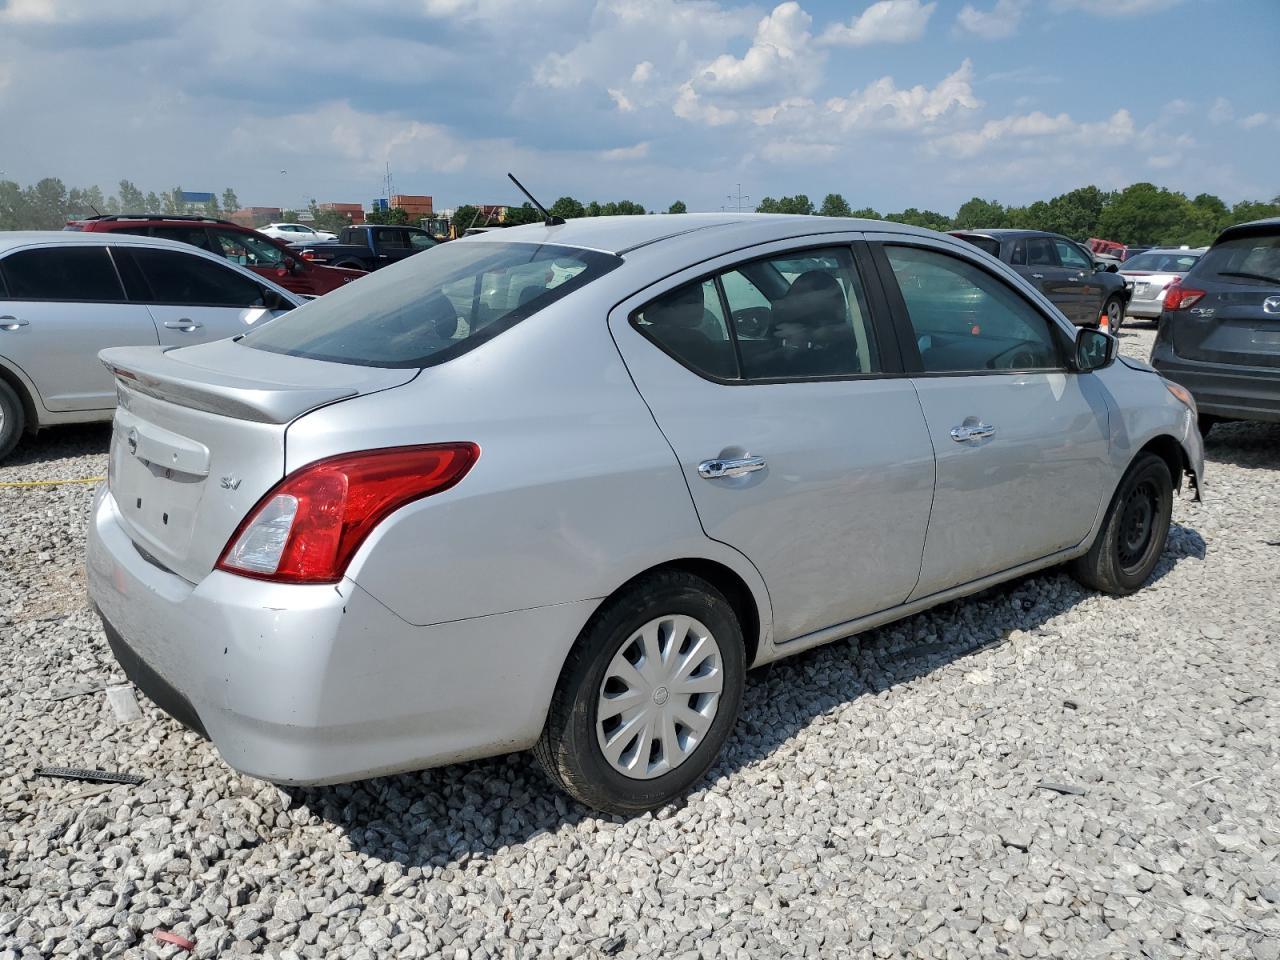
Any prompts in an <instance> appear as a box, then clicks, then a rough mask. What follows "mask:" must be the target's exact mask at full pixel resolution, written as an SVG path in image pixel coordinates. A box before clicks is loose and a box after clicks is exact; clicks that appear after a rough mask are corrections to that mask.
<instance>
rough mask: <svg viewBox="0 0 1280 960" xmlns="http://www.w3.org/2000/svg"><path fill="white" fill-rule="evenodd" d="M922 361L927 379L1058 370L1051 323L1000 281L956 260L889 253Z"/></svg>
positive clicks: (905, 250)
mask: <svg viewBox="0 0 1280 960" xmlns="http://www.w3.org/2000/svg"><path fill="white" fill-rule="evenodd" d="M884 250H885V254H886V255H887V256H888V258H889V264H890V266H891V267H892V268H893V274H894V276H895V278H896V279H897V281H898V289H899V290H900V291H901V293H902V299H903V301H904V302H905V304H906V308H907V316H908V319H909V320H910V322H911V328H912V331H913V332H914V333H915V336H916V346H917V347H918V348H919V351H920V361H921V364H922V365H923V367H924V369H925V371H926V372H929V373H981V372H986V371H990V370H1042V369H1055V368H1058V367H1059V366H1060V365H1061V363H1060V357H1059V354H1058V349H1057V347H1056V346H1055V342H1054V339H1053V333H1052V331H1051V330H1050V328H1049V321H1048V320H1046V319H1045V317H1044V316H1042V315H1041V314H1040V313H1039V311H1037V310H1036V309H1035V308H1034V307H1032V306H1031V305H1030V304H1029V303H1027V302H1026V301H1025V300H1023V299H1022V298H1021V297H1019V296H1018V295H1017V294H1016V293H1014V292H1013V291H1012V290H1011V289H1010V288H1009V287H1008V286H1006V285H1005V284H1004V283H1002V282H1001V281H999V280H997V279H996V278H995V277H993V276H991V275H990V274H988V273H987V272H986V271H984V270H982V269H980V268H979V267H978V266H976V265H975V264H972V263H969V262H967V261H965V260H962V259H960V258H959V257H952V256H949V255H947V254H944V253H939V252H936V251H933V250H925V249H922V248H920V247H897V246H886V247H885V248H884Z"/></svg>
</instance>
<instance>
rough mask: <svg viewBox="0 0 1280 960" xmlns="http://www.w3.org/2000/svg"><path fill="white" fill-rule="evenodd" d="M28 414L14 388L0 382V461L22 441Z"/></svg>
mask: <svg viewBox="0 0 1280 960" xmlns="http://www.w3.org/2000/svg"><path fill="white" fill-rule="evenodd" d="M26 427H27V414H26V411H25V410H24V409H23V408H22V400H21V399H19V397H18V395H17V393H15V392H14V390H13V387H11V386H9V385H8V384H7V383H5V382H4V381H3V380H0V460H3V459H4V458H5V457H7V456H9V454H10V453H12V452H13V448H14V447H16V446H17V445H18V441H19V440H21V439H22V431H23V430H25V429H26Z"/></svg>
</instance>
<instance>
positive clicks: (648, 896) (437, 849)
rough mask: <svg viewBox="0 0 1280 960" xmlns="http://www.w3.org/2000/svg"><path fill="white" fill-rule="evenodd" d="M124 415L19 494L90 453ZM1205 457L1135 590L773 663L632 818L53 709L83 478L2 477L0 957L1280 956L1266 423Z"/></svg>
mask: <svg viewBox="0 0 1280 960" xmlns="http://www.w3.org/2000/svg"><path fill="white" fill-rule="evenodd" d="M1122 340H1123V345H1124V348H1125V350H1126V351H1128V352H1130V353H1133V354H1134V355H1137V356H1144V355H1145V354H1146V352H1147V350H1148V349H1149V344H1150V340H1151V333H1150V330H1149V329H1146V330H1140V329H1133V330H1131V329H1129V328H1126V329H1125V331H1124V335H1123V337H1122ZM107 437H108V430H107V429H106V428H105V427H94V428H75V429H67V430H60V431H52V432H50V433H49V434H48V435H45V436H41V437H40V438H39V439H37V440H36V441H34V442H29V443H27V444H26V445H25V446H23V447H22V448H20V449H19V451H18V453H17V455H16V457H15V458H13V459H11V461H10V463H9V464H8V465H5V466H3V467H0V480H28V479H56V478H77V477H88V476H95V475H99V474H101V473H103V472H104V471H105V456H104V451H105V448H106V443H107ZM1207 451H1208V459H1209V473H1208V480H1209V483H1208V487H1207V490H1206V501H1205V503H1203V504H1202V505H1199V506H1196V505H1194V504H1191V503H1187V502H1182V501H1179V502H1178V503H1177V504H1175V510H1174V526H1173V530H1172V534H1171V536H1170V539H1169V546H1168V550H1167V553H1166V555H1165V557H1164V559H1163V561H1162V562H1161V564H1160V566H1159V568H1158V569H1157V571H1156V578H1155V581H1154V582H1153V583H1151V584H1150V585H1149V586H1147V587H1146V588H1145V589H1144V590H1142V591H1140V592H1139V593H1137V594H1135V595H1134V596H1132V597H1127V598H1124V599H1113V598H1110V597H1103V596H1100V595H1098V594H1094V593H1090V592H1088V591H1086V590H1083V589H1081V588H1080V587H1079V586H1078V585H1076V584H1075V583H1074V582H1073V581H1072V580H1070V579H1069V578H1068V577H1067V576H1066V575H1065V574H1062V573H1060V572H1057V571H1050V572H1047V573H1044V574H1042V575H1039V576H1035V577H1031V578H1028V579H1024V580H1020V581H1018V582H1016V583H1012V584H1008V585H1006V586H1004V587H1001V588H998V589H993V590H989V591H986V592H985V593H983V594H981V595H979V596H976V597H973V598H970V599H967V600H964V601H959V602H955V603H950V604H947V605H946V606H943V607H940V608H938V609H935V610H933V611H931V612H928V613H925V614H922V615H920V616H916V617H912V618H911V619H909V620H906V621H904V622H901V623H898V624H894V625H891V626H887V627H885V628H883V629H880V630H875V631H872V632H870V633H868V634H865V635H864V636H863V637H862V638H861V639H860V640H857V641H847V642H840V643H836V644H833V645H830V646H827V647H824V648H821V649H818V650H815V651H812V652H810V653H808V654H805V655H802V656H800V657H798V658H795V659H792V660H788V661H784V662H781V663H778V664H776V665H774V666H772V667H770V668H766V669H763V670H761V671H758V672H756V673H754V674H752V675H751V677H750V679H749V682H748V687H747V694H746V703H745V708H744V712H743V716H742V720H741V722H740V723H739V725H738V728H737V731H736V733H735V735H734V736H733V738H732V740H731V741H730V743H729V745H728V747H727V749H726V752H725V754H724V756H723V758H722V759H721V760H720V761H719V762H718V763H717V764H716V766H715V767H714V768H713V769H712V771H711V773H710V775H709V777H708V778H707V780H706V781H705V782H704V783H703V784H702V785H701V786H700V788H699V789H697V790H696V791H694V792H693V793H692V794H691V795H690V796H689V798H688V800H687V801H686V802H684V803H682V804H680V805H678V806H673V807H668V808H666V809H663V810H660V811H658V812H657V813H656V814H652V815H645V816H641V817H637V818H635V819H632V820H627V821H623V820H618V819H610V818H601V817H598V816H595V815H593V814H592V813H591V812H589V811H587V810H584V809H582V808H581V807H578V806H576V805H574V804H573V803H572V802H570V801H567V800H566V799H565V798H564V797H563V796H561V795H559V794H557V793H556V792H555V791H554V790H552V789H551V787H550V786H549V785H548V784H547V782H546V781H545V780H544V779H543V777H542V776H541V774H540V773H539V771H538V769H537V767H536V766H535V765H534V763H533V762H532V761H531V759H530V758H529V757H528V756H525V755H515V756H507V757H499V758H497V759H493V760H488V761H484V762H479V763H471V764H465V765H460V766H452V767H446V768H443V769H438V770H432V771H427V772H425V773H416V774H408V775H403V776H397V777H387V778H383V779H379V780H373V781H369V782H365V783H359V784H349V785H343V786H335V787H326V788H315V789H305V790H304V789H290V790H281V789H279V788H277V787H275V786H273V785H271V784H267V783H263V782H260V781H257V780H253V779H250V778H247V777H242V776H239V775H238V774H235V773H233V772H232V771H230V770H229V769H228V768H227V767H226V766H225V765H224V764H223V763H222V762H221V760H219V758H218V756H217V754H216V752H215V751H214V750H213V748H212V747H211V746H210V745H209V744H208V743H206V742H205V741H203V740H201V739H199V738H198V737H196V736H195V735H194V734H192V733H190V732H187V731H185V730H183V728H182V727H180V726H179V725H178V724H177V723H176V722H174V721H172V720H170V719H168V718H167V717H166V716H164V715H163V714H162V713H161V712H160V711H159V710H158V709H156V708H155V707H154V706H153V705H151V704H150V703H149V702H147V701H145V700H144V699H143V698H139V702H140V705H141V707H142V715H143V716H142V719H141V720H139V721H135V722H133V723H128V724H121V723H120V722H118V721H117V720H116V717H115V715H114V713H113V712H112V710H111V707H110V706H109V704H108V702H107V700H106V698H104V697H102V696H100V695H95V696H68V697H67V698H65V699H56V698H55V699H50V697H49V694H50V692H51V691H70V690H75V689H79V688H81V687H83V688H85V690H86V691H87V690H93V689H98V688H101V687H103V686H109V685H113V684H116V683H119V682H120V680H119V677H120V671H119V669H118V668H117V666H116V665H115V663H114V662H113V661H112V658H111V655H110V653H109V651H108V648H107V644H106V642H105V640H104V638H103V635H102V632H101V630H100V628H99V626H98V623H97V621H96V619H95V617H94V615H93V613H92V612H91V611H90V609H89V607H88V605H87V603H86V601H85V598H84V583H83V575H82V573H81V565H82V563H83V553H82V543H83V539H84V528H85V512H86V509H87V507H88V505H89V501H90V498H91V496H92V489H91V488H90V487H87V486H76V485H67V486H50V487H25V488H13V487H10V488H0V514H2V516H3V525H4V530H5V535H4V537H3V540H2V541H0V558H2V560H3V568H4V570H5V576H4V577H3V578H0V668H2V669H3V681H2V682H3V691H4V692H3V695H2V696H0V711H2V714H0V745H2V746H3V751H2V755H3V757H4V761H5V762H4V764H3V767H0V810H2V813H3V815H2V816H0V960H15V958H18V957H22V958H29V957H30V958H34V957H52V956H58V957H126V956H127V957H140V956H147V957H161V958H173V957H176V956H192V957H201V958H212V957H229V956H265V957H273V958H276V960H298V958H309V957H315V958H334V957H349V958H370V960H371V958H382V957H437V956H440V957H446V958H453V960H498V958H509V957H584V958H593V957H601V956H610V955H615V956H618V957H623V958H640V957H644V958H649V957H664V958H665V957H682V958H683V957H688V958H698V957H700V958H705V960H720V958H725V960H736V958H748V957H750V958H772V957H841V958H843V957H949V958H966V960H968V958H972V957H1079V958H1101V957H1123V958H1133V957H1151V958H1175V957H1195V958H1202V957H1210V958H1212V957H1221V958H1232V960H1237V958H1244V960H1248V958H1257V960H1262V958H1276V957H1280V908H1278V902H1280V809H1278V801H1277V793H1278V790H1277V785H1280V709H1278V707H1277V703H1278V701H1280V655H1278V654H1277V641H1278V640H1280V636H1278V634H1280V563H1277V553H1276V550H1275V548H1274V546H1269V545H1268V544H1269V543H1275V542H1277V541H1280V484H1278V483H1277V479H1278V477H1280V473H1278V471H1280V426H1276V425H1264V424H1240V425H1228V426H1224V427H1221V428H1219V429H1216V430H1215V431H1214V432H1213V434H1212V435H1211V438H1210V440H1209V442H1208V447H1207ZM45 765H50V766H72V767H96V768H101V769H108V770H110V769H127V770H131V771H137V772H138V773H140V774H142V775H144V776H146V778H147V780H146V782H145V784H143V785H141V786H123V785H121V786H109V787H105V788H98V789H97V790H85V789H84V785H82V784H75V783H73V782H70V781H62V780H52V779H47V778H36V777H34V776H33V772H34V770H35V769H36V768H37V767H40V766H45ZM1054 785H1057V786H1054ZM1063 786H1072V787H1076V788H1079V789H1080V790H1082V791H1083V793H1074V792H1072V791H1065V790H1061V789H1059V788H1061V787H1063ZM156 931H162V932H165V933H171V934H173V935H175V936H176V937H178V938H181V939H182V940H185V941H190V942H193V943H194V945H195V946H194V949H193V950H192V951H191V952H190V953H185V952H184V951H183V950H182V949H181V948H180V947H179V946H178V945H177V944H176V943H170V942H165V941H163V940H160V939H157V937H156V936H155V932H156Z"/></svg>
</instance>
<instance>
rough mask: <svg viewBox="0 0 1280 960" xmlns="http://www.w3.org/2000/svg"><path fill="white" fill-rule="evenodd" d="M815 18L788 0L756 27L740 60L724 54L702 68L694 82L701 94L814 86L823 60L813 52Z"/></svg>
mask: <svg viewBox="0 0 1280 960" xmlns="http://www.w3.org/2000/svg"><path fill="white" fill-rule="evenodd" d="M811 23H813V18H812V17H810V16H809V14H807V13H805V12H804V10H803V8H801V6H800V4H798V3H796V2H795V0H788V2H786V3H781V4H779V5H778V6H777V7H775V8H774V10H773V12H772V13H770V14H769V15H768V16H766V17H765V18H764V19H762V20H761V21H760V23H759V24H757V25H756V33H755V38H754V39H753V40H752V43H751V46H750V48H748V50H747V52H746V53H745V54H744V55H743V56H742V57H741V58H739V57H735V56H732V55H731V54H727V53H725V54H721V55H720V56H718V57H716V58H715V59H714V60H712V61H711V62H710V63H708V64H706V65H705V66H704V67H701V68H700V69H699V70H698V72H697V73H696V74H695V75H694V76H693V78H692V82H693V84H694V86H695V87H696V88H697V89H698V91H699V92H700V93H728V94H738V93H748V92H751V91H755V90H759V89H761V88H763V87H772V86H774V85H776V84H778V83H780V82H788V81H790V82H792V83H797V84H799V85H801V86H805V87H808V86H811V85H812V84H814V83H816V82H817V81H818V79H819V78H820V76H821V70H822V62H823V60H824V58H823V57H822V56H821V55H817V54H815V53H814V52H813V51H812V50H811V49H810V40H811V39H812V38H811V37H810V35H809V25H810V24H811Z"/></svg>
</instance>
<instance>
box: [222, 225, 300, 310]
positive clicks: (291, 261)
mask: <svg viewBox="0 0 1280 960" xmlns="http://www.w3.org/2000/svg"><path fill="white" fill-rule="evenodd" d="M209 236H210V237H211V238H212V239H213V248H214V252H215V253H219V254H221V255H222V256H223V257H224V258H225V259H226V260H228V261H230V262H231V263H236V264H239V265H240V266H242V267H245V268H246V269H248V270H252V271H253V272H254V273H256V274H258V275H259V276H262V277H266V278H267V279H269V280H272V281H273V282H275V283H278V284H280V286H282V287H284V288H285V289H286V290H292V291H293V292H294V293H300V294H304V295H306V296H312V297H314V296H318V295H319V293H320V292H321V291H319V290H316V289H315V284H314V283H313V282H312V280H311V277H310V276H309V275H308V273H307V271H305V270H300V269H299V268H298V267H299V265H298V260H297V257H296V256H292V257H291V256H289V255H288V254H286V253H285V252H284V251H283V250H281V249H280V248H279V247H277V246H276V245H275V244H274V243H270V242H269V241H267V240H264V239H262V238H261V237H256V236H254V235H253V234H252V233H241V232H240V231H238V230H228V229H226V228H223V227H210V228H209Z"/></svg>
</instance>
